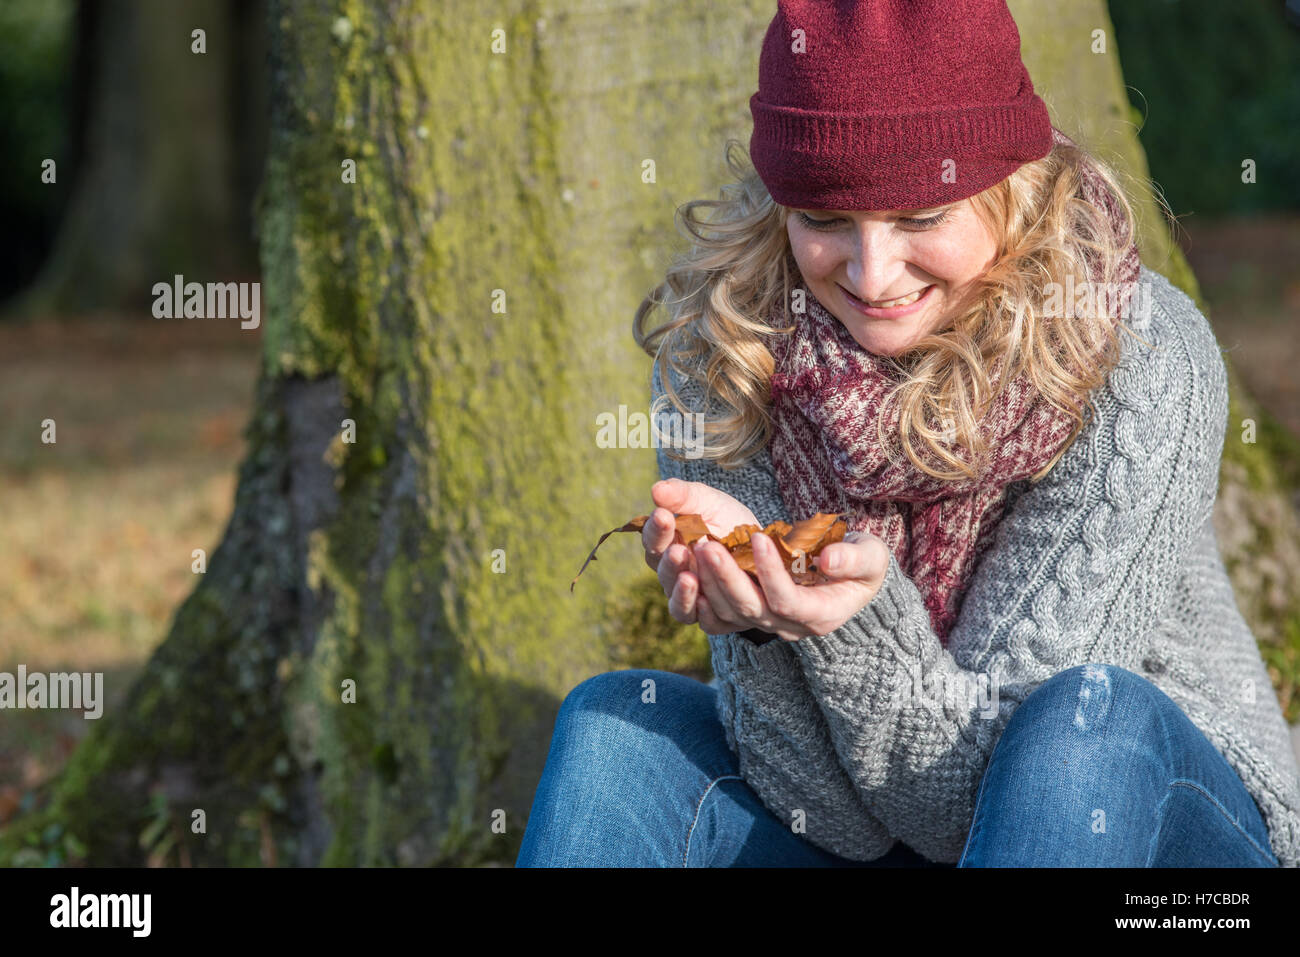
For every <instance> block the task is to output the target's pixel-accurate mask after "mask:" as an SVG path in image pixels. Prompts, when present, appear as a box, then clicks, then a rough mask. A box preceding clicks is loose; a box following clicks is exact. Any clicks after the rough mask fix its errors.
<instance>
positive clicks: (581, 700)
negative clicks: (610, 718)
mask: <svg viewBox="0 0 1300 957" xmlns="http://www.w3.org/2000/svg"><path fill="white" fill-rule="evenodd" d="M665 676H666V673H665V672H662V671H653V670H651V669H648V668H629V669H626V670H624V671H606V672H603V673H602V674H598V675H592V676H591V677H590V678H587V679H586V680H585V681H582V682H579V683H578V684H577V685H576V686H574V688H573V690H571V691H570V692H569V693H568V694H567V695H566V696H565V698H564V701H563V703H562V704H561V705H560V710H561V711H563V712H568V713H573V712H599V713H602V714H608V713H611V712H617V711H619V710H620V709H624V710H625V709H627V708H631V707H633V706H635V705H638V704H640V703H642V702H643V701H646V700H649V701H653V700H654V698H655V696H656V695H657V692H658V688H659V686H660V685H661V684H662V682H663V679H664V677H665ZM671 677H677V676H676V675H672V676H671Z"/></svg>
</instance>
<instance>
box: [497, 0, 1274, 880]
mask: <svg viewBox="0 0 1300 957" xmlns="http://www.w3.org/2000/svg"><path fill="white" fill-rule="evenodd" d="M751 109H752V112H753V115H754V131H753V136H752V138H751V141H750V155H751V161H752V163H753V166H754V169H752V170H751V169H749V168H748V167H746V166H745V165H744V164H742V163H741V162H740V161H739V160H737V159H736V158H735V156H734V155H733V153H732V152H731V151H730V150H729V151H728V154H727V158H728V162H729V164H730V165H731V168H732V169H733V171H734V173H735V174H736V182H735V183H734V184H732V185H730V186H729V187H726V188H724V190H723V195H722V198H721V199H720V200H717V201H696V202H693V203H688V204H687V205H686V206H685V207H684V210H683V211H682V215H683V220H684V224H685V226H686V228H687V230H688V232H689V233H690V235H691V237H692V240H693V242H692V247H691V249H690V251H689V252H688V253H687V254H685V255H684V256H682V257H681V258H680V259H679V260H678V261H677V262H676V263H675V264H674V266H673V267H672V268H671V269H670V271H669V273H668V275H667V277H666V280H665V282H664V283H663V285H662V286H661V287H659V288H658V289H657V290H655V291H654V292H653V293H652V294H651V295H650V296H649V297H648V298H647V300H646V301H645V302H644V303H643V304H642V306H641V309H640V310H639V311H638V313H637V316H636V321H635V323H634V332H635V334H636V337H637V341H638V343H639V344H640V345H641V346H642V347H643V348H644V349H645V350H646V351H647V352H648V353H649V354H650V355H652V356H655V358H656V361H655V364H654V370H653V374H652V383H651V385H652V394H653V397H654V403H655V407H656V411H660V410H667V412H668V418H667V419H660V420H659V421H660V422H664V421H672V418H671V417H672V416H674V415H681V416H683V417H684V418H682V419H680V420H679V421H683V422H690V421H692V420H691V419H690V417H689V416H690V414H691V413H699V412H703V413H704V414H705V422H706V433H705V436H704V438H707V439H708V440H709V441H708V442H707V443H704V444H703V445H701V446H697V447H694V448H692V449H691V450H690V454H684V451H683V450H680V449H670V448H666V447H664V446H662V445H661V447H660V449H659V462H660V471H661V475H662V476H663V478H664V480H663V481H660V482H659V483H657V484H656V485H655V486H654V487H653V489H652V496H653V499H654V502H655V505H656V508H655V509H654V511H653V514H652V515H651V519H650V521H649V522H647V523H646V526H645V530H644V535H643V541H644V544H645V550H646V562H647V563H648V564H649V565H650V567H651V568H653V569H655V570H656V571H657V573H658V576H659V580H660V582H661V583H662V585H663V587H664V592H665V595H666V596H667V599H668V603H669V609H670V611H671V613H672V615H673V616H674V618H676V619H677V620H678V621H682V622H697V623H698V624H699V626H700V627H701V628H702V629H703V630H704V631H705V633H706V634H707V635H708V636H709V642H710V646H711V649H712V654H713V668H714V672H715V674H716V681H715V682H714V685H713V686H709V685H704V684H701V683H700V682H697V681H693V680H691V679H688V678H684V677H681V676H677V675H672V674H667V673H663V672H657V671H648V670H631V671H619V672H613V673H610V674H605V675H598V676H596V677H594V678H591V679H589V680H587V681H585V682H583V683H582V684H581V685H579V686H578V687H577V688H575V689H574V690H573V691H572V692H571V693H570V694H569V695H568V697H567V698H566V700H565V702H564V705H563V707H562V708H561V711H560V714H559V717H558V719H557V722H556V727H555V732H554V736H553V739H552V744H551V749H550V753H549V755H548V758H547V764H546V769H545V771H544V773H543V776H542V780H541V782H540V784H539V786H538V790H537V794H536V797H535V799H534V804H533V810H532V815H531V817H530V819H529V822H528V827H527V830H526V833H525V836H524V843H523V846H522V849H521V851H520V855H519V860H518V864H519V865H520V866H548V865H550V866H553V865H615V866H743V865H760V866H773V865H790V866H952V865H956V866H965V867H978V866H1130V867H1182V866H1251V867H1272V866H1277V865H1278V864H1282V865H1284V866H1291V867H1293V866H1296V865H1297V863H1300V780H1298V772H1297V767H1296V763H1295V759H1294V757H1293V755H1292V753H1291V750H1290V747H1289V742H1288V737H1287V729H1286V725H1285V722H1284V720H1283V717H1282V714H1281V711H1280V709H1279V707H1278V703H1277V700H1276V696H1275V695H1274V694H1273V691H1272V687H1271V684H1270V682H1269V678H1268V674H1267V672H1266V670H1265V668H1264V665H1263V662H1262V660H1261V659H1260V656H1259V652H1258V648H1257V646H1256V644H1255V641H1254V638H1253V637H1252V635H1251V633H1250V631H1249V628H1248V627H1247V625H1246V623H1245V622H1244V620H1243V619H1242V617H1241V615H1240V614H1239V612H1238V609H1237V606H1236V604H1235V602H1234V598H1233V593H1232V589H1231V586H1230V584H1229V582H1228V579H1227V577H1226V574H1225V572H1224V568H1223V564H1222V561H1221V559H1220V557H1219V553H1218V546H1217V543H1216V541H1215V536H1214V529H1213V526H1212V524H1211V513H1212V510H1213V506H1214V500H1215V495H1216V492H1217V485H1218V470H1219V460H1220V456H1221V454H1222V449H1223V442H1224V436H1225V429H1226V421H1227V383H1226V375H1225V369H1224V365H1223V362H1222V358H1221V356H1220V353H1219V349H1218V346H1217V344H1216V342H1215V338H1214V335H1213V333H1212V331H1211V329H1210V327H1209V325H1208V324H1207V322H1206V320H1205V318H1204V316H1202V315H1201V313H1200V312H1199V311H1198V310H1197V309H1196V307H1195V305H1194V304H1193V303H1192V302H1191V301H1190V300H1189V299H1188V298H1187V297H1186V296H1184V295H1183V294H1182V293H1181V292H1179V291H1178V290H1177V289H1175V288H1174V287H1173V286H1172V285H1171V284H1170V283H1169V282H1168V281H1167V280H1165V279H1164V278H1163V277H1162V276H1160V275H1158V274H1156V273H1154V272H1151V271H1150V270H1148V269H1146V268H1145V267H1142V266H1140V264H1139V261H1138V255H1137V250H1136V248H1135V247H1134V244H1133V235H1134V230H1133V221H1132V213H1131V209H1130V206H1129V204H1128V202H1127V200H1126V199H1125V197H1124V192H1123V190H1122V188H1121V187H1120V186H1119V184H1118V183H1117V182H1116V179H1115V177H1114V175H1113V174H1112V173H1111V172H1110V171H1108V170H1107V169H1106V167H1105V166H1104V165H1103V164H1101V163H1100V162H1098V161H1097V160H1095V159H1093V158H1092V157H1090V156H1089V155H1088V154H1086V153H1085V152H1084V151H1083V150H1081V149H1080V148H1079V147H1078V146H1077V145H1076V144H1074V143H1073V141H1071V140H1070V139H1069V138H1068V137H1066V136H1065V135H1063V134H1062V133H1060V132H1059V131H1057V130H1055V129H1054V128H1053V127H1052V126H1051V124H1050V121H1049V119H1048V114H1047V111H1046V108H1045V106H1044V104H1043V102H1042V100H1041V99H1040V98H1039V97H1037V96H1036V95H1035V94H1034V91H1033V86H1032V84H1031V82H1030V80H1029V76H1028V74H1027V73H1026V71H1025V68H1024V66H1023V64H1022V62H1021V59H1020V47H1019V35H1018V32H1017V30H1016V27H1015V24H1014V22H1013V21H1012V19H1011V16H1010V13H1009V12H1008V11H1007V9H1006V7H1005V4H1004V3H1002V2H1000V0H998V2H990V0H978V2H954V0H939V2H924V0H916V2H910V3H909V2H902V0H897V2H868V3H859V4H856V5H855V4H843V3H835V4H832V3H825V2H821V3H818V2H808V0H801V2H795V0H783V2H781V3H779V4H778V12H777V14H776V17H775V18H774V20H773V21H772V24H771V26H770V27H769V29H768V32H767V35H766V38H765V40H764V45H763V49H762V53H761V57H760V65H759V89H758V92H757V93H756V94H755V95H754V97H753V98H752V100H751ZM701 208H704V209H710V210H712V215H711V216H710V217H709V218H708V219H707V220H702V219H701V218H699V217H698V215H697V214H696V210H697V209H701ZM656 305H663V306H664V307H665V309H666V310H667V312H668V313H669V321H667V322H666V323H664V324H663V325H661V326H660V327H658V328H657V329H655V330H654V331H653V332H650V333H647V332H646V331H645V328H644V320H645V318H646V316H647V315H648V314H649V312H650V311H651V310H652V309H653V307H654V306H656ZM665 377H666V379H667V381H665ZM677 434H679V435H680V434H681V433H680V432H678V433H677ZM696 438H700V437H698V436H697V437H696ZM817 512H832V513H840V514H842V515H844V516H845V519H846V521H847V522H848V524H849V526H850V529H851V534H850V535H849V536H848V537H847V538H846V539H845V541H844V542H842V543H839V544H835V545H832V546H829V547H827V548H826V549H824V550H823V551H822V552H821V554H820V555H819V556H818V557H817V559H816V564H815V568H814V569H813V570H814V572H815V575H814V578H815V579H816V581H815V583H812V584H796V583H795V581H794V579H793V578H792V576H791V574H790V572H789V571H788V570H787V569H786V567H785V565H784V564H783V563H782V562H781V560H780V559H779V557H778V556H777V554H776V553H775V548H774V547H765V546H766V545H768V543H767V542H766V540H765V539H764V538H763V537H762V536H758V537H756V538H755V540H754V541H755V543H754V556H755V563H756V566H757V569H756V574H755V576H753V577H751V576H750V575H749V574H748V573H746V572H744V571H742V570H741V569H740V567H739V566H738V565H737V564H736V562H735V560H734V559H733V558H732V557H731V555H730V554H729V553H728V552H727V550H726V549H724V548H722V547H721V546H719V545H717V544H716V543H707V542H706V543H703V544H699V545H696V546H695V547H693V548H691V549H688V548H686V547H685V546H684V545H682V544H680V543H676V544H675V543H674V538H675V523H674V515H676V514H685V513H699V514H701V515H702V516H703V517H704V519H705V521H706V522H707V524H708V525H709V527H710V530H711V531H713V532H714V533H715V534H717V535H722V534H725V533H726V532H728V531H730V530H731V529H732V528H733V527H734V526H736V525H741V524H747V523H749V524H756V525H760V526H766V525H767V524H768V523H770V522H773V521H777V520H783V521H787V522H794V521H796V520H799V519H802V518H806V517H808V516H810V515H813V514H815V513H817Z"/></svg>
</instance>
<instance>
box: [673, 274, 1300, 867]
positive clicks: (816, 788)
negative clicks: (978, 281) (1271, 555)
mask: <svg viewBox="0 0 1300 957" xmlns="http://www.w3.org/2000/svg"><path fill="white" fill-rule="evenodd" d="M1141 281H1142V282H1144V283H1148V284H1150V285H1149V288H1150V291H1151V294H1152V310H1151V317H1150V322H1149V324H1147V325H1146V326H1145V327H1143V328H1140V329H1139V330H1138V331H1139V334H1140V335H1141V336H1142V337H1143V338H1144V339H1146V340H1147V341H1148V342H1150V343H1152V345H1154V346H1155V348H1154V349H1151V348H1149V347H1148V346H1146V345H1144V344H1142V343H1140V342H1137V341H1136V340H1134V339H1133V338H1132V337H1130V336H1128V335H1127V334H1122V336H1121V342H1122V343H1123V346H1122V348H1123V358H1122V360H1121V362H1120V365H1119V366H1118V367H1117V368H1115V369H1114V370H1113V371H1112V373H1111V375H1110V378H1109V381H1108V382H1107V383H1106V385H1104V386H1103V387H1101V388H1100V389H1098V390H1097V392H1096V393H1094V396H1093V400H1094V403H1095V406H1096V410H1097V412H1096V416H1095V417H1094V419H1093V421H1092V422H1091V423H1090V424H1089V425H1088V427H1087V428H1086V429H1085V430H1084V432H1083V433H1082V434H1081V435H1080V436H1079V437H1078V439H1076V441H1075V442H1074V444H1073V445H1071V447H1070V448H1069V449H1068V450H1067V451H1066V453H1065V454H1064V455H1063V456H1062V457H1061V459H1060V461H1059V462H1057V464H1056V466H1055V467H1054V468H1053V469H1052V471H1051V472H1050V473H1049V474H1048V475H1047V477H1046V478H1044V479H1043V480H1042V481H1041V482H1039V483H1038V484H1036V485H1034V484H1031V483H1029V482H1028V481H1022V482H1017V483H1015V484H1014V485H1012V486H1011V487H1010V489H1009V497H1008V502H1007V507H1006V512H1005V514H1004V516H1003V518H1002V520H1001V522H1000V523H999V525H998V527H997V530H996V533H995V537H994V541H993V544H992V545H991V546H990V547H989V549H988V550H987V551H986V552H985V553H984V554H983V555H982V556H981V558H980V560H979V564H978V565H977V567H976V568H975V571H974V572H973V574H972V577H971V579H970V581H969V583H968V586H967V588H966V590H965V592H964V593H963V595H962V599H961V603H960V609H959V613H958V619H957V623H956V625H955V626H954V628H953V630H952V632H951V633H950V634H949V636H948V643H947V647H946V648H945V647H944V645H943V644H942V643H941V642H940V640H939V637H938V636H937V635H936V634H935V632H934V631H933V629H932V627H931V624H930V617H929V613H928V611H927V609H926V606H925V603H924V601H923V599H922V596H921V594H920V592H919V591H918V589H917V586H916V584H915V583H914V582H913V581H912V580H911V579H909V578H908V577H907V575H906V574H905V573H904V572H903V571H902V570H901V568H900V567H899V565H898V562H897V559H896V558H895V557H894V556H893V555H891V556H890V561H889V567H888V571H887V573H886V576H885V580H884V584H883V585H882V587H881V589H880V591H879V593H878V594H877V595H876V597H875V599H873V600H872V602H871V603H870V604H868V605H867V606H866V607H865V608H863V609H862V610H861V611H860V612H859V613H858V614H857V615H856V616H855V617H854V618H852V619H851V620H849V621H848V622H846V623H845V624H844V625H843V626H841V627H840V628H837V629H836V630H835V631H832V632H830V633H829V634H827V635H821V636H815V637H809V638H804V639H802V640H800V641H797V642H784V641H779V640H776V641H769V642H767V643H766V644H763V645H754V644H753V643H751V642H749V641H747V640H746V639H744V638H741V637H739V636H738V635H735V634H727V635H712V636H710V637H709V643H710V647H711V649H712V652H713V666H714V671H715V673H716V675H717V677H718V683H719V695H718V711H719V717H720V719H721V721H722V724H723V727H724V728H725V729H726V734H727V743H728V745H729V746H730V747H731V748H732V749H733V751H735V752H736V755H737V758H738V760H739V764H740V771H741V775H742V776H743V777H744V778H745V780H746V781H747V782H748V783H749V785H750V786H751V787H752V788H753V789H754V791H755V792H756V793H757V794H758V795H759V797H760V798H761V799H762V801H763V803H764V804H765V805H766V806H767V807H768V809H769V810H771V811H772V812H773V813H775V814H776V815H777V816H778V817H780V818H781V819H782V820H784V821H790V820H791V819H792V815H793V814H795V812H796V811H799V810H802V811H803V812H804V814H805V815H806V833H805V836H806V837H807V839H808V840H810V841H812V842H813V843H814V844H816V845H818V846H819V847H822V848H825V849H826V850H828V851H831V852H832V853H834V854H838V855H840V856H843V857H847V858H852V859H855V860H871V859H874V858H877V857H880V856H881V855H883V854H884V853H886V852H887V851H888V850H889V849H890V847H891V846H892V845H893V843H894V841H895V840H901V841H903V842H904V843H906V844H907V845H908V846H910V847H911V848H913V849H914V850H916V851H917V852H918V853H920V854H922V855H924V856H925V857H927V858H929V859H930V860H934V861H943V862H949V863H952V862H955V861H957V860H958V859H959V858H960V856H961V852H962V849H963V847H964V846H965V843H966V837H967V834H968V833H969V830H970V825H971V821H972V819H973V816H974V803H975V796H976V794H977V792H978V788H979V783H980V780H981V778H982V776H983V773H984V769H985V767H986V766H987V763H988V759H989V757H990V755H991V754H992V751H993V748H994V746H995V745H996V744H997V741H998V738H999V737H1000V736H1001V734H1002V731H1003V729H1004V728H1005V727H1006V723H1007V721H1008V720H1009V719H1010V717H1011V715H1012V714H1013V713H1014V711H1015V709H1016V708H1017V707H1018V706H1019V704H1020V703H1021V702H1022V701H1023V700H1024V699H1025V698H1026V697H1027V696H1028V695H1029V694H1030V692H1032V691H1033V690H1034V689H1035V688H1036V687H1038V685H1039V684H1041V683H1042V682H1043V681H1045V680H1047V679H1048V678H1050V677H1051V676H1052V675H1054V674H1056V673H1058V672H1060V671H1064V670H1066V669H1068V668H1071V667H1073V666H1075V665H1080V664H1084V663H1088V662H1094V663H1102V664H1110V665H1116V666H1119V667H1122V668H1126V669H1128V670H1130V671H1133V672H1136V673H1138V674H1141V675H1143V676H1145V677H1146V678H1148V680H1150V681H1151V682H1152V683H1154V684H1155V685H1156V686H1157V687H1159V688H1160V689H1161V690H1162V691H1164V692H1165V693H1166V694H1168V695H1169V696H1170V697H1171V698H1172V699H1173V700H1174V701H1175V702H1176V703H1177V704H1178V705H1179V706H1180V707H1181V708H1182V709H1183V710H1184V711H1185V712H1186V713H1187V715H1188V717H1189V718H1190V719H1191V720H1192V721H1193V722H1194V723H1195V724H1196V726H1197V727H1199V728H1200V729H1201V731H1202V732H1204V733H1205V735H1206V737H1207V738H1209V740H1210V741H1211V743H1213V744H1214V746H1215V747H1216V748H1217V749H1218V750H1219V751H1220V753H1222V754H1223V755H1224V757H1225V758H1226V759H1227V760H1228V762H1229V764H1231V766H1232V767H1233V769H1234V770H1235V771H1236V772H1237V773H1238V775H1240V777H1241V778H1242V781H1243V782H1244V784H1245V785H1246V788H1247V790H1248V791H1249V792H1250V794H1251V795H1252V797H1254V799H1255V800H1256V802H1257V803H1258V804H1259V806H1260V808H1261V810H1262V811H1263V814H1264V819H1265V823H1266V825H1267V826H1268V829H1269V835H1270V843H1271V846H1272V850H1273V852H1274V854H1276V855H1277V858H1278V860H1279V861H1280V862H1281V863H1282V864H1283V865H1284V866H1287V867H1296V866H1300V770H1297V767H1296V762H1295V758H1294V756H1293V754H1292V751H1291V747H1290V743H1289V738H1288V731H1287V727H1286V723H1285V721H1284V719H1283V717H1282V712H1281V709H1280V707H1279V705H1278V702H1277V697H1276V695H1275V694H1274V693H1273V690H1272V685H1271V684H1270V682H1269V678H1268V673H1267V671H1266V669H1265V667H1264V664H1263V661H1262V660H1261V658H1260V655H1259V649H1258V646H1257V645H1256V643H1255V639H1254V637H1253V636H1252V634H1251V632H1250V629H1249V627H1248V625H1247V624H1246V622H1245V620H1244V619H1243V618H1242V616H1241V614H1240V612H1239V610H1238V608H1237V604H1236V600H1235V598H1234V596H1233V593H1232V587H1231V583H1230V582H1229V580H1228V577H1227V574H1226V571H1225V570H1224V567H1223V562H1222V559H1221V557H1220V555H1219V551H1218V543H1217V541H1216V539H1215V535H1214V529H1213V525H1212V523H1211V514H1212V511H1213V507H1214V500H1215V496H1216V494H1217V490H1218V475H1219V462H1220V457H1221V455H1222V451H1223V442H1224V434H1225V429H1226V426H1227V407H1228V394H1227V375H1226V370H1225V368H1224V365H1223V360H1222V356H1221V355H1220V351H1219V348H1218V344H1217V342H1216V341H1215V338H1214V333H1213V331H1212V330H1211V328H1210V326H1209V323H1208V322H1207V321H1206V319H1205V317H1204V316H1203V315H1202V314H1201V313H1200V311H1199V310H1198V309H1197V308H1196V306H1195V304H1194V303H1193V302H1192V301H1191V300H1190V299H1188V298H1187V297H1186V296H1185V295H1184V294H1183V293H1182V292H1181V291H1179V290H1178V289H1177V288H1176V287H1174V286H1173V285H1172V284H1170V283H1169V281H1168V280H1166V279H1165V278H1164V277H1163V276H1160V275H1159V274H1158V273H1154V272H1152V271H1150V270H1148V269H1146V268H1145V267H1144V268H1143V269H1142V272H1141ZM1130 324H1131V325H1132V323H1130ZM659 375H660V370H659V364H658V363H657V362H656V363H655V368H654V371H653V373H652V376H651V380H652V382H651V389H652V395H653V397H654V400H655V401H658V396H660V395H661V394H662V388H661V385H660V381H659ZM674 386H675V387H676V388H677V389H678V391H679V394H680V395H681V396H682V399H683V401H684V402H686V403H687V404H688V405H689V406H690V408H691V410H692V411H706V414H711V413H712V412H714V411H716V410H715V409H709V408H708V407H707V403H705V402H703V401H702V396H701V394H700V392H699V387H698V386H697V385H696V384H695V383H689V384H688V383H685V382H683V381H682V380H681V379H678V378H674ZM658 454H659V470H660V474H661V476H662V477H664V478H669V477H673V476H676V477H679V478H682V479H685V480H687V481H695V482H704V483H706V484H708V485H711V486H713V487H715V488H718V489H721V490H722V491H725V492H727V493H728V494H730V495H732V496H733V497H735V498H736V499H738V500H740V501H741V502H743V503H744V504H745V505H747V506H748V507H749V508H750V510H751V511H753V512H754V514H755V517H756V518H757V519H758V520H759V522H761V523H763V524H764V525H766V524H767V523H768V522H771V521H775V520H777V519H783V520H786V521H789V520H790V517H789V515H788V514H787V513H786V510H785V506H784V504H783V502H782V500H781V496H780V493H779V491H778V489H777V484H776V479H775V473H774V469H773V466H772V463H771V459H770V455H767V454H762V455H758V456H755V458H754V459H752V460H751V461H750V462H749V463H747V464H746V465H745V466H743V467H741V468H738V469H731V470H726V469H722V468H721V467H719V466H717V465H716V464H714V463H711V462H705V461H704V460H702V459H694V460H687V461H685V462H678V461H676V460H674V459H671V458H669V457H668V456H667V455H666V454H665V453H664V451H663V450H662V449H661V450H660V451H659V453H658ZM980 681H983V682H985V684H984V685H983V687H984V688H985V689H991V690H995V691H996V697H991V695H989V694H988V693H987V691H986V693H985V695H984V696H983V697H980V698H976V699H975V700H974V701H972V700H971V698H970V697H968V696H963V695H955V696H953V695H945V693H944V691H945V689H956V690H961V689H970V688H974V687H979V685H978V684H977V682H980ZM916 690H920V691H921V692H922V693H921V694H917V693H915V691H916ZM991 701H995V702H996V707H995V708H994V707H992V705H991Z"/></svg>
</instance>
